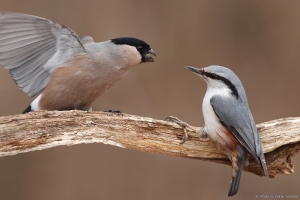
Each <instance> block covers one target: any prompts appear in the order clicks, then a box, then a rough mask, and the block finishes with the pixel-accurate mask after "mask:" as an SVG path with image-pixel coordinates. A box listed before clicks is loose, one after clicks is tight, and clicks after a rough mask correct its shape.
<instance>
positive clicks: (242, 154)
mask: <svg viewBox="0 0 300 200" xmlns="http://www.w3.org/2000/svg"><path fill="white" fill-rule="evenodd" d="M237 150H238V153H237V154H234V155H233V156H232V179H231V185H230V188H229V191H228V196H233V195H235V194H236V193H237V192H238V189H239V184H240V180H241V175H242V171H243V169H244V166H245V163H246V159H247V152H246V150H245V149H244V148H243V147H240V146H239V147H237Z"/></svg>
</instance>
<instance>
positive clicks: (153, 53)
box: [144, 49, 156, 62]
mask: <svg viewBox="0 0 300 200" xmlns="http://www.w3.org/2000/svg"><path fill="white" fill-rule="evenodd" d="M149 54H152V55H154V56H156V53H155V52H154V51H153V49H150V50H149V51H148V52H147V54H146V55H144V58H145V62H154V59H153V58H152V57H151V56H150V55H149Z"/></svg>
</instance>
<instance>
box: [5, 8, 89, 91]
mask: <svg viewBox="0 0 300 200" xmlns="http://www.w3.org/2000/svg"><path fill="white" fill-rule="evenodd" d="M80 52H84V47H83V46H82V44H81V42H80V40H79V38H78V36H77V35H76V33H75V32H74V31H72V30H71V29H69V28H68V27H65V26H63V25H60V24H57V23H54V22H52V21H50V20H47V19H43V18H40V17H36V16H32V15H26V14H18V13H9V12H0V65H2V66H3V67H4V68H6V69H9V70H10V74H11V76H12V78H13V79H14V81H15V82H16V84H17V85H18V86H19V88H20V90H21V91H23V92H25V93H27V94H28V96H30V97H32V96H34V95H36V94H37V93H38V92H40V91H41V90H43V89H44V88H45V86H46V85H47V83H48V81H49V79H50V75H51V73H52V72H53V71H54V70H55V69H56V68H57V67H59V66H61V65H63V64H64V63H66V62H68V59H70V58H71V57H72V56H74V55H75V54H78V53H80Z"/></svg>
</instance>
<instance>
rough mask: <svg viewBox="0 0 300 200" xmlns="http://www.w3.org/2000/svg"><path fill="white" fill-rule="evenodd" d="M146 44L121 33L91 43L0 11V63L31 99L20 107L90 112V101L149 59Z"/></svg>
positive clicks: (33, 19)
mask: <svg viewBox="0 0 300 200" xmlns="http://www.w3.org/2000/svg"><path fill="white" fill-rule="evenodd" d="M150 54H152V55H154V56H156V54H155V52H154V51H153V50H152V49H151V48H150V46H149V45H148V44H147V43H146V42H144V41H142V40H139V39H136V38H130V37H121V38H116V39H111V40H108V41H104V42H99V43H96V42H94V41H93V38H92V37H90V36H85V37H83V38H82V39H80V38H79V37H78V35H77V34H76V33H75V32H74V31H73V30H71V29H70V28H68V27H66V26H63V25H61V24H58V23H54V22H52V21H50V20H47V19H44V18H41V17H37V16H32V15H27V14H19V13H10V12H0V65H2V66H3V67H4V68H5V69H9V71H10V74H11V76H12V78H13V79H14V81H15V83H16V84H17V85H18V86H19V89H20V90H21V91H23V92H25V93H27V95H28V96H30V97H33V96H35V95H36V94H38V93H39V92H41V91H42V90H43V92H42V93H41V94H40V95H39V96H38V97H37V98H36V99H35V100H34V101H33V102H32V103H31V104H30V105H29V107H28V108H27V109H26V110H25V111H24V113H25V112H30V111H36V110H72V109H78V110H88V111H91V110H92V103H93V102H94V101H95V100H96V99H97V98H98V97H99V96H100V95H102V94H103V92H105V90H107V89H109V88H110V87H111V86H113V85H115V84H116V83H117V81H119V80H120V79H122V77H123V76H124V75H125V74H126V73H127V71H128V70H129V69H131V68H132V67H134V66H136V65H138V64H140V63H144V62H153V61H154V59H153V58H152V57H151V56H150Z"/></svg>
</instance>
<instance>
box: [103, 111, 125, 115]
mask: <svg viewBox="0 0 300 200" xmlns="http://www.w3.org/2000/svg"><path fill="white" fill-rule="evenodd" d="M104 112H108V113H113V114H117V115H121V116H123V113H122V111H120V110H106V111H104Z"/></svg>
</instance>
